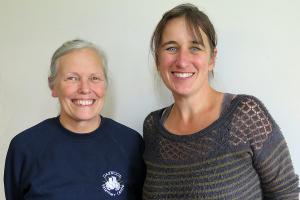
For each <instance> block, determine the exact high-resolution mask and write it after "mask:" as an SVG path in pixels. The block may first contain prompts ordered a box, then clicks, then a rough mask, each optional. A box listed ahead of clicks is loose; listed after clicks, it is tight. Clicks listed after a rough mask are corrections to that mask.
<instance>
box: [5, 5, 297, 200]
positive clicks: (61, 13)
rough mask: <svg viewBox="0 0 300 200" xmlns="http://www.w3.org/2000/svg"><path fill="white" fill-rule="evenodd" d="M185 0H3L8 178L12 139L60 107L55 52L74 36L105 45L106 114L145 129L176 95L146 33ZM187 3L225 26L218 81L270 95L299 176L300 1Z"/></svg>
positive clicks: (219, 27) (220, 29) (226, 87)
mask: <svg viewBox="0 0 300 200" xmlns="http://www.w3.org/2000/svg"><path fill="white" fill-rule="evenodd" d="M182 2H184V1H171V0H166V1H161V0H151V1H146V0H130V1H129V0H128V1H125V0H123V1H118V0H84V1H76V0H51V1H41V0H26V1H20V0H0V113H1V115H0V174H1V177H2V175H3V168H4V161H5V155H6V152H7V148H8V145H9V142H10V140H11V138H12V137H14V136H15V135H16V134H17V133H19V132H20V131H22V130H24V129H26V128H29V127H31V126H33V125H34V124H36V123H38V122H40V121H42V120H43V119H46V118H49V117H53V116H56V115H57V114H58V111H59V105H58V103H57V99H54V98H52V97H51V94H50V90H49V89H48V87H47V75H48V72H49V64H50V57H51V56H52V53H53V52H54V51H55V50H56V48H58V47H59V46H60V45H61V44H62V43H63V42H65V41H67V40H71V39H75V38H83V39H87V40H90V41H92V42H94V43H96V44H98V45H99V46H100V47H101V48H102V49H104V50H105V51H106V53H107V55H108V59H109V77H110V85H109V88H108V90H109V91H108V95H107V98H106V107H105V110H104V111H103V115H105V116H108V117H112V118H114V119H115V120H117V121H120V122H122V123H124V124H126V125H127V126H130V127H132V128H134V129H136V130H137V131H139V132H140V133H142V124H143V120H144V118H145V116H146V115H147V114H148V113H149V112H150V111H152V110H155V109H158V108H160V107H163V106H167V105H169V104H170V103H171V102H172V99H171V97H170V94H169V92H167V91H166V89H165V88H164V87H163V85H162V83H161V81H160V79H159V77H158V76H157V74H156V73H155V68H154V65H153V59H152V57H151V54H150V52H149V40H150V37H151V34H152V32H153V30H154V27H155V26H156V24H157V22H158V21H159V19H160V18H161V16H162V14H163V13H164V12H165V11H167V10H169V9H171V8H172V7H174V6H175V5H177V4H178V3H182ZM189 2H190V3H194V4H195V5H197V6H198V7H199V8H200V9H201V10H203V11H205V12H206V13H207V14H208V16H209V17H210V18H211V20H212V22H213V23H214V25H215V27H216V31H217V33H218V39H219V44H218V51H219V54H218V58H217V64H216V68H215V77H214V80H212V84H213V85H214V87H215V88H217V89H218V90H221V91H225V92H232V93H246V94H252V95H255V96H257V97H258V98H259V99H261V100H262V101H263V102H264V104H265V105H266V107H267V108H268V109H269V111H270V113H271V114H272V116H273V117H274V118H275V120H276V121H277V123H278V124H279V125H280V127H281V129H282V132H283V134H284V136H285V138H286V140H287V143H288V146H289V149H290V152H291V155H292V159H293V163H294V166H295V169H296V172H297V173H300V157H299V147H297V146H298V145H300V143H299V141H300V136H299V122H300V92H299V86H300V79H299V74H300V69H299V57H300V56H299V53H300V39H299V38H300V37H299V36H300V12H299V10H298V9H299V8H300V1H299V0H278V1H276V0H252V1H240V0H227V1H218V0H201V1H199V0H194V1H189ZM0 199H4V189H3V181H2V180H1V182H0Z"/></svg>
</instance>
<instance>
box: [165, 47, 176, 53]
mask: <svg viewBox="0 0 300 200" xmlns="http://www.w3.org/2000/svg"><path fill="white" fill-rule="evenodd" d="M166 50H167V51H169V52H171V53H175V52H176V51H177V48H176V47H168V48H166Z"/></svg>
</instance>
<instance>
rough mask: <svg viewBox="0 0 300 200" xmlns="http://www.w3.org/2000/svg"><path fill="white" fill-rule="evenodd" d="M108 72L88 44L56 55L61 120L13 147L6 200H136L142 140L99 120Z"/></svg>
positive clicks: (54, 83) (54, 79) (26, 134)
mask: <svg viewBox="0 0 300 200" xmlns="http://www.w3.org/2000/svg"><path fill="white" fill-rule="evenodd" d="M106 67H107V61H106V57H105V55H104V54H103V52H102V51H101V50H99V48H97V47H96V46H95V45H94V44H92V43H90V42H88V41H84V40H72V41H68V42H66V43H64V44H63V45H62V46H61V47H60V48H58V49H57V50H56V52H55V53H54V55H53V57H52V60H51V66H50V75H49V78H48V81H49V87H50V89H51V94H52V96H53V97H57V98H58V100H59V103H60V114H59V116H57V117H54V118H50V119H46V120H45V121H43V122H41V123H39V124H37V125H35V126H33V127H31V128H29V129H27V130H25V131H23V132H22V133H20V134H18V135H17V136H15V137H14V138H13V139H12V141H11V143H10V146H9V149H8V153H7V157H6V163H5V173H4V185H5V194H6V198H7V200H22V199H28V200H30V199H35V200H38V199H41V200H42V199H43V200H44V199H64V200H65V199H89V200H92V199H124V200H125V199H130V200H134V199H141V190H142V186H143V181H144V173H145V168H144V163H143V159H142V153H143V148H144V145H143V141H142V138H141V136H140V135H139V134H138V133H137V132H136V131H134V130H132V129H130V128H128V127H126V126H124V125H122V124H120V123H118V122H116V121H114V120H112V119H109V118H106V117H103V116H101V115H100V113H101V111H102V108H103V103H104V97H105V94H106V88H107V74H106V71H107V70H106Z"/></svg>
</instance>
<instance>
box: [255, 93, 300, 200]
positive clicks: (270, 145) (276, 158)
mask: <svg viewBox="0 0 300 200" xmlns="http://www.w3.org/2000/svg"><path fill="white" fill-rule="evenodd" d="M252 101H253V111H254V112H255V114H254V115H253V116H252V119H255V120H256V122H255V123H254V124H255V130H254V133H255V134H253V135H252V137H251V139H250V145H251V148H252V150H253V153H254V154H253V165H254V168H255V169H256V171H257V173H258V175H259V177H260V180H261V186H262V189H263V195H264V199H272V200H279V199H280V200H281V199H282V200H283V199H284V200H287V199H299V188H298V184H299V178H298V176H297V175H296V174H295V172H294V168H293V165H292V160H291V157H290V153H289V150H288V147H287V144H286V141H285V139H284V137H283V135H282V133H281V131H280V129H279V127H278V125H277V124H276V122H275V121H274V120H273V119H272V117H271V116H270V114H269V113H268V111H267V110H266V108H265V107H264V105H263V104H262V103H261V102H260V101H259V100H258V99H255V98H254V99H252Z"/></svg>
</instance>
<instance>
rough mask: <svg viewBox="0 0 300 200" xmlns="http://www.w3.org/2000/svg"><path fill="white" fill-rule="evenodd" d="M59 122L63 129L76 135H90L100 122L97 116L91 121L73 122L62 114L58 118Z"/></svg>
mask: <svg viewBox="0 0 300 200" xmlns="http://www.w3.org/2000/svg"><path fill="white" fill-rule="evenodd" d="M59 121H60V123H61V124H62V126H63V127H65V128H66V129H68V130H70V131H72V132H74V133H78V134H85V133H90V132H92V131H94V130H96V129H97V128H98V127H99V125H100V122H101V118H100V116H99V115H98V116H97V117H96V118H95V119H92V120H86V121H84V120H81V121H80V120H75V119H70V118H68V117H65V116H64V115H63V114H62V115H61V116H60V117H59Z"/></svg>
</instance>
